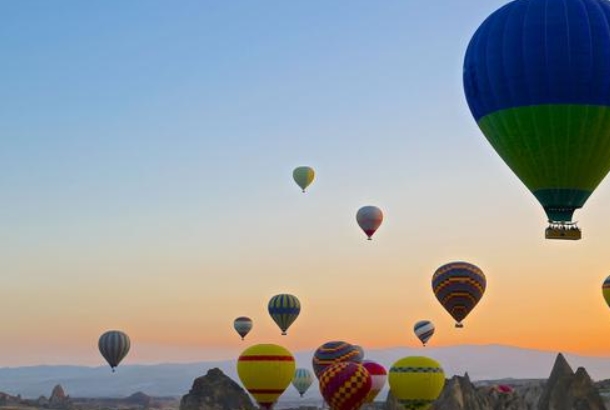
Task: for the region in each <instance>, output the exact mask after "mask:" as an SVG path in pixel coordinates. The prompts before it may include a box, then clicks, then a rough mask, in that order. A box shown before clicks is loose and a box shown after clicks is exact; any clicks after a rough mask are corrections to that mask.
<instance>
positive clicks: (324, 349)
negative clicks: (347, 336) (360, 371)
mask: <svg viewBox="0 0 610 410" xmlns="http://www.w3.org/2000/svg"><path fill="white" fill-rule="evenodd" d="M360 361H361V359H360V352H359V351H358V349H356V348H355V347H354V345H351V344H349V343H347V342H341V341H333V342H327V343H324V344H323V345H322V346H320V347H318V349H317V350H316V352H315V353H314V355H313V359H312V365H313V371H314V374H315V375H316V377H317V378H318V379H319V378H320V376H321V375H322V373H324V371H325V370H326V369H327V368H328V367H330V366H332V365H333V364H335V363H341V362H354V363H359V362H360Z"/></svg>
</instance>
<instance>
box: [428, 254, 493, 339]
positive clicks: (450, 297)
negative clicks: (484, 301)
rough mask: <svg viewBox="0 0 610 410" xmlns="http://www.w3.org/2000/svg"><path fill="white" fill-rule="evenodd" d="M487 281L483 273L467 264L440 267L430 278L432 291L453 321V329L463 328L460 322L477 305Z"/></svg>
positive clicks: (459, 263) (450, 264)
mask: <svg viewBox="0 0 610 410" xmlns="http://www.w3.org/2000/svg"><path fill="white" fill-rule="evenodd" d="M486 287H487V279H486V278H485V274H483V271H482V270H481V269H479V268H478V267H476V266H475V265H473V264H471V263H467V262H452V263H448V264H446V265H443V266H441V267H440V268H438V269H437V270H436V272H435V273H434V276H433V277H432V290H433V291H434V294H435V296H436V298H437V299H438V301H439V302H440V303H441V305H443V307H444V308H445V310H446V311H447V312H449V314H450V315H451V316H452V317H453V318H454V319H455V321H456V325H455V327H458V328H460V327H464V325H463V324H462V321H463V320H464V319H465V318H466V316H468V314H469V313H470V312H471V311H472V310H473V309H474V308H475V306H476V305H477V304H478V303H479V301H480V300H481V298H482V297H483V294H484V293H485V288H486Z"/></svg>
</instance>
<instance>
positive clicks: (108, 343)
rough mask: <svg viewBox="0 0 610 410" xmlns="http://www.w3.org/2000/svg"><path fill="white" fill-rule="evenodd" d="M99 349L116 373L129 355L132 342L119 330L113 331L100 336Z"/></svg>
mask: <svg viewBox="0 0 610 410" xmlns="http://www.w3.org/2000/svg"><path fill="white" fill-rule="evenodd" d="M98 347H99V349H100V353H101V354H102V356H104V359H106V361H107V362H108V364H109V365H110V367H111V368H112V371H113V372H114V369H115V368H116V367H117V366H118V365H119V363H121V361H122V360H123V359H124V358H125V356H127V353H129V349H130V348H131V341H130V340H129V336H127V334H126V333H124V332H121V331H119V330H111V331H108V332H106V333H104V334H103V335H101V336H100V339H99V341H98Z"/></svg>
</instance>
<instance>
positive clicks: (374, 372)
mask: <svg viewBox="0 0 610 410" xmlns="http://www.w3.org/2000/svg"><path fill="white" fill-rule="evenodd" d="M362 365H363V366H364V368H365V369H366V370H368V372H369V374H370V375H371V382H372V385H371V391H370V392H369V394H368V396H367V397H366V403H373V402H374V401H375V398H376V397H377V395H378V394H379V393H380V392H381V390H383V387H384V386H385V382H386V380H387V379H388V372H387V371H386V370H385V367H383V366H382V365H380V364H379V363H376V362H373V361H372V360H365V361H364V362H363V363H362Z"/></svg>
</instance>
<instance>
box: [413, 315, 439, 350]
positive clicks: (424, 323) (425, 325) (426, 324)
mask: <svg viewBox="0 0 610 410" xmlns="http://www.w3.org/2000/svg"><path fill="white" fill-rule="evenodd" d="M413 331H414V332H415V336H417V338H418V339H419V340H420V341H421V342H422V344H423V345H424V346H426V343H428V341H429V340H430V338H431V337H432V336H433V335H434V323H432V322H430V321H429V320H420V321H419V322H417V323H415V326H413Z"/></svg>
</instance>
